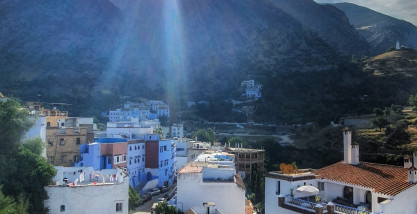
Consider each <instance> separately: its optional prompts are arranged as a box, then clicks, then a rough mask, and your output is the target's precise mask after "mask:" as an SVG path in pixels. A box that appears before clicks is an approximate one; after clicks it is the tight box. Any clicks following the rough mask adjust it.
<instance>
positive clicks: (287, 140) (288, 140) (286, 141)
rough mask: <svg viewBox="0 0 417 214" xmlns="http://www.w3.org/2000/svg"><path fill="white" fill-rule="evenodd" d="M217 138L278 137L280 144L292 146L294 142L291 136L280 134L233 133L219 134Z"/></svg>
mask: <svg viewBox="0 0 417 214" xmlns="http://www.w3.org/2000/svg"><path fill="white" fill-rule="evenodd" d="M216 136H238V137H239V136H240V137H277V138H280V139H281V140H280V141H279V143H280V144H291V143H293V142H294V141H293V140H292V139H291V138H290V135H289V134H284V135H282V134H279V135H269V134H265V135H262V134H248V133H233V134H229V133H218V134H216Z"/></svg>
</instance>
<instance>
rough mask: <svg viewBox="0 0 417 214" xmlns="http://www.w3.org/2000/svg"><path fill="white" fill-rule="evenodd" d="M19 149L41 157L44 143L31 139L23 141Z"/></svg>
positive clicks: (39, 139) (37, 139) (38, 139)
mask: <svg viewBox="0 0 417 214" xmlns="http://www.w3.org/2000/svg"><path fill="white" fill-rule="evenodd" d="M21 147H23V148H25V149H28V150H30V151H31V152H33V153H34V154H36V155H39V156H41V155H42V151H43V149H44V148H45V143H44V142H43V141H42V139H41V138H39V137H38V138H32V139H28V140H25V141H24V142H23V143H22V145H21Z"/></svg>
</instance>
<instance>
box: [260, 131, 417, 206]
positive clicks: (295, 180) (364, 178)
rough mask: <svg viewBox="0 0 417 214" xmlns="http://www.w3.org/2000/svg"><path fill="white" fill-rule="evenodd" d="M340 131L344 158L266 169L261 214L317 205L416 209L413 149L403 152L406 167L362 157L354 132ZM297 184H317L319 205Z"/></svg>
mask: <svg viewBox="0 0 417 214" xmlns="http://www.w3.org/2000/svg"><path fill="white" fill-rule="evenodd" d="M343 136H344V140H343V142H344V161H341V162H338V163H335V164H333V165H330V166H327V167H324V168H322V169H319V170H301V171H300V172H298V173H296V172H292V173H288V172H287V173H285V174H284V173H282V171H279V172H270V173H269V174H268V176H267V177H266V178H265V213H267V214H268V213H283V214H285V213H297V212H300V209H301V210H308V211H310V213H314V210H315V209H316V207H317V206H319V207H320V206H326V209H327V213H341V214H343V213H359V212H360V211H362V213H366V214H368V213H389V214H390V213H394V214H395V213H402V214H408V213H409V214H412V213H417V206H416V204H417V197H416V195H417V186H416V185H415V184H416V182H417V169H416V168H415V167H414V166H416V164H417V154H414V155H413V159H414V161H411V160H410V158H408V157H406V158H405V160H404V167H398V166H391V165H385V164H376V163H367V162H360V161H359V145H357V144H356V143H354V142H352V132H351V131H350V130H348V129H345V130H344V131H343ZM413 163H414V166H413V165H412V164H413ZM301 186H313V187H316V188H317V192H318V194H317V195H318V196H319V198H320V205H318V204H316V203H314V202H311V201H315V199H312V198H311V197H310V202H308V201H307V198H306V196H307V195H306V193H302V192H299V191H297V189H298V188H299V187H301ZM309 188H311V187H309ZM314 195H316V194H314ZM330 202H332V203H330ZM318 209H322V208H318ZM332 209H334V210H335V212H331V211H329V210H332ZM363 210H365V211H363ZM316 213H317V212H316Z"/></svg>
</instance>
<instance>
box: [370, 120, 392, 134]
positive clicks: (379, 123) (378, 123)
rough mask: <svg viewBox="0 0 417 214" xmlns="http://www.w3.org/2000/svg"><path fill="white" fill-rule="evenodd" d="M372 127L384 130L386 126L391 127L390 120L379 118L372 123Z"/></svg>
mask: <svg viewBox="0 0 417 214" xmlns="http://www.w3.org/2000/svg"><path fill="white" fill-rule="evenodd" d="M371 123H372V125H373V126H375V127H377V128H379V131H381V130H382V128H384V127H385V126H387V125H389V122H388V120H386V119H385V118H383V117H377V118H375V119H373V120H372V121H371Z"/></svg>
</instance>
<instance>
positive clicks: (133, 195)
mask: <svg viewBox="0 0 417 214" xmlns="http://www.w3.org/2000/svg"><path fill="white" fill-rule="evenodd" d="M141 202H142V199H141V198H140V196H139V194H138V193H137V192H136V190H135V189H134V188H133V187H131V186H129V210H133V209H135V208H136V207H137V206H139V205H140V203H141Z"/></svg>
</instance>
